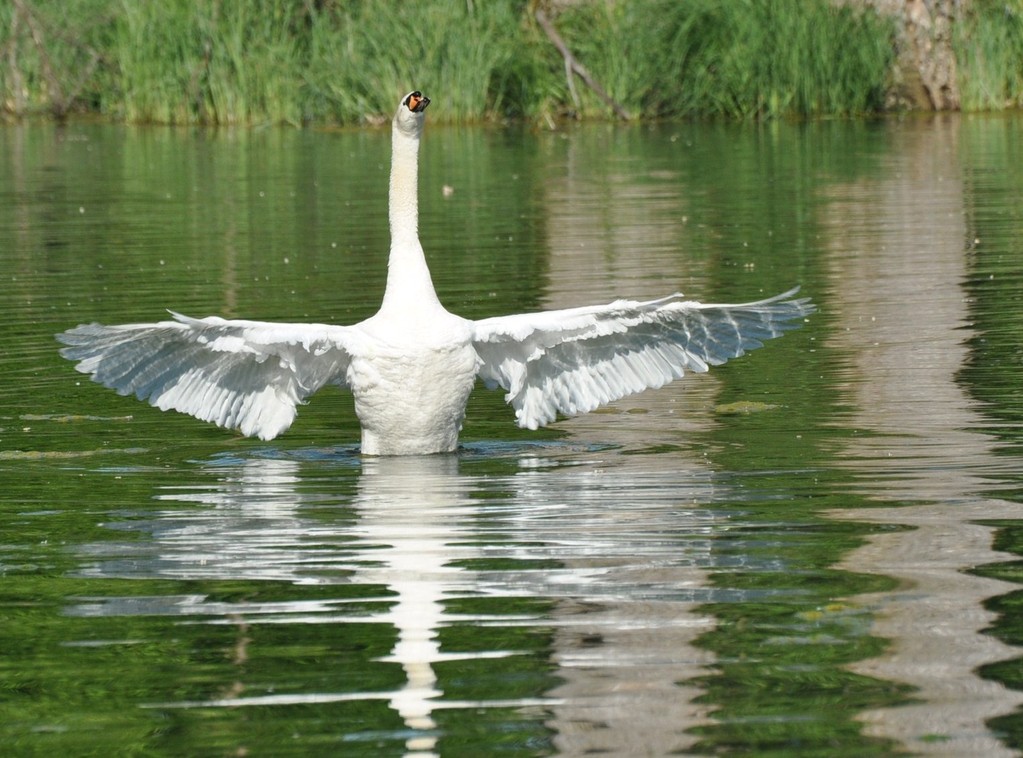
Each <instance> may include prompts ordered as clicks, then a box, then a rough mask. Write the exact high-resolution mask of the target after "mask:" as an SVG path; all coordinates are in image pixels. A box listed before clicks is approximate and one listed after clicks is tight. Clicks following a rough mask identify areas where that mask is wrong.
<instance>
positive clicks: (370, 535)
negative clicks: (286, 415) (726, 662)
mask: <svg viewBox="0 0 1023 758" xmlns="http://www.w3.org/2000/svg"><path fill="white" fill-rule="evenodd" d="M566 450H567V451H568V452H567V453H566V452H565V451H566ZM552 451H553V452H552ZM601 455H602V454H601V452H600V451H585V450H572V449H570V448H563V447H554V448H551V449H550V450H545V449H543V448H541V447H536V446H528V447H523V448H522V449H521V450H520V451H509V452H508V461H507V463H506V464H504V467H505V468H507V469H509V473H507V474H501V475H497V476H494V475H485V476H482V475H474V474H472V473H465V472H463V471H460V468H469V469H472V468H473V467H474V466H476V465H484V464H486V465H492V461H493V455H492V454H491V453H487V452H484V453H482V454H481V453H478V452H474V451H473V450H469V451H467V452H466V453H465V454H464V455H463V456H461V458H459V457H456V456H425V457H416V458H404V459H394V460H390V459H371V460H364V461H361V463H360V462H359V461H358V459H357V458H355V457H354V456H353V455H351V453H348V452H345V451H340V452H339V451H328V452H322V451H312V452H310V451H305V452H302V451H300V452H299V454H297V455H292V456H290V457H279V454H277V453H272V454H270V456H269V457H258V458H253V459H249V460H244V459H238V460H236V459H230V458H221V459H218V460H217V461H214V462H213V463H212V464H211V465H210V466H209V470H210V471H211V472H213V473H215V475H216V477H215V482H214V483H212V484H209V485H206V486H203V487H199V488H192V489H185V490H182V491H177V490H175V491H170V492H166V491H164V492H161V493H160V494H158V495H157V499H158V500H159V502H160V503H161V504H164V505H166V506H167V509H166V510H161V511H158V512H156V513H150V514H147V517H140V514H125V519H124V520H123V521H115V522H113V523H111V524H109V525H108V526H110V527H111V528H114V529H118V530H127V531H130V532H133V533H139V532H141V533H144V534H145V535H147V538H146V539H144V540H135V539H128V540H125V541H123V542H118V541H114V542H109V541H104V542H101V543H94V544H91V545H88V546H85V547H83V548H82V549H81V551H80V553H81V555H82V557H83V558H84V559H85V560H86V563H85V565H84V566H83V568H82V569H81V572H80V573H81V575H83V576H88V577H93V578H98V577H105V578H111V577H131V578H133V579H136V580H137V579H140V578H146V577H171V578H174V579H178V580H189V581H194V580H196V579H206V580H220V581H227V580H233V581H243V580H244V581H253V580H260V581H281V580H286V581H289V582H292V583H294V584H317V585H330V586H334V587H336V588H337V590H338V592H337V594H336V595H332V596H330V597H326V598H323V599H320V600H316V601H309V600H304V601H287V600H283V601H280V602H245V601H233V602H227V601H224V600H220V601H212V600H210V599H209V598H207V597H204V596H201V595H189V596H182V595H169V596H162V597H143V598H139V597H133V598H117V597H108V598H102V599H99V598H92V599H89V600H87V601H79V602H77V603H76V604H75V605H74V606H73V607H72V608H71V609H70V611H69V612H70V613H72V614H74V615H79V616H82V615H87V616H108V615H112V616H120V615H171V616H178V617H181V618H182V619H183V621H185V623H196V622H198V623H204V624H214V625H224V624H227V625H233V626H235V627H236V628H237V629H238V638H239V640H240V641H239V643H238V647H237V648H236V649H237V650H242V649H243V648H245V646H246V645H248V643H247V642H245V643H244V644H243V642H242V640H246V639H247V630H248V629H250V628H251V627H253V626H254V625H259V624H340V625H342V626H340V627H339V630H338V633H339V634H341V635H344V634H345V631H344V627H343V625H344V624H363V623H369V624H374V625H381V627H385V628H391V629H393V630H395V632H396V634H397V637H396V641H395V643H394V646H393V648H392V649H391V651H390V654H389V655H387V656H385V657H383V658H380V659H377V661H378V663H382V664H396V665H398V666H400V667H401V669H402V671H403V672H404V684H403V686H401V687H400V688H398V689H395V690H391V691H386V692H382V691H346V692H303V693H288V694H281V695H262V694H255V693H250V692H249V691H248V688H247V687H246V685H245V684H244V682H241V681H239V682H236V683H235V684H234V685H231V686H227V687H225V688H223V689H222V690H221V691H220V693H219V694H217V696H216V697H213V698H210V699H205V700H196V701H179V702H172V703H150V704H149V707H160V708H209V707H238V706H244V705H250V706H252V705H259V706H266V705H295V704H299V703H304V704H308V703H324V702H337V701H340V700H348V701H352V700H385V701H386V702H387V703H388V704H389V706H390V708H392V709H393V711H394V712H396V713H397V714H398V715H399V716H400V717H401V719H402V722H403V723H404V725H405V728H406V729H407V730H408V736H407V737H406V738H405V739H406V750H407V754H410V755H432V754H434V752H435V751H436V750H437V749H438V740H439V739H441V738H442V735H443V732H444V730H443V729H442V728H441V727H439V726H438V718H437V713H438V710H439V709H440V710H448V711H450V710H470V711H471V710H472V709H478V708H489V709H504V708H512V709H518V710H519V711H520V712H523V713H526V712H528V710H529V709H530V708H532V709H534V711H533V713H534V715H533V716H532V718H534V719H538V720H540V721H541V722H542V723H544V724H545V725H546V727H547V728H548V729H549V730H550V731H551V732H552V733H553V734H554V735H555V736H554V737H553V740H554V744H555V745H556V746H557V748H558V749H559V750H564V751H566V752H571V753H583V752H587V751H591V750H603V751H612V752H619V751H629V750H632V749H635V748H637V747H638V746H639V747H643V748H644V750H646V751H647V752H649V753H663V752H670V751H672V750H680V749H684V748H685V747H686V746H687V745H689V744H691V742H692V740H691V738H690V737H689V736H688V735H686V733H685V732H686V730H687V728H689V727H691V726H692V725H694V724H697V723H703V722H705V721H706V720H707V707H706V706H704V705H699V704H696V703H694V702H693V701H694V700H695V699H696V696H697V695H698V694H699V691H698V690H697V689H696V688H694V687H692V686H689V685H686V684H685V682H687V681H690V680H692V679H693V677H694V676H695V675H696V674H697V673H699V672H701V671H702V670H703V668H704V667H705V665H706V664H707V663H709V662H710V658H709V654H708V653H707V652H706V651H701V650H697V649H696V648H694V647H693V645H692V643H693V641H694V640H695V638H696V637H698V636H699V635H700V634H701V633H703V632H704V631H706V630H707V629H708V628H710V625H711V623H712V622H711V621H710V620H709V619H707V618H706V617H703V616H701V615H699V614H698V613H697V612H696V610H695V609H696V607H697V606H698V604H699V603H701V602H704V601H706V600H707V599H709V598H711V597H712V595H710V594H709V593H708V590H707V589H706V581H705V571H706V569H707V568H708V567H709V566H711V565H712V563H713V561H714V556H713V554H712V551H711V544H712V543H711V539H710V538H711V533H712V531H713V529H714V528H715V526H716V525H717V523H718V521H719V519H720V518H721V517H720V516H718V515H716V514H715V513H714V512H712V511H708V510H707V509H706V508H705V507H704V504H705V503H707V502H709V501H712V500H713V499H714V498H715V497H716V496H717V497H720V496H722V494H723V492H722V487H721V486H720V485H719V484H717V483H715V482H714V480H713V478H712V477H710V476H709V475H708V474H706V473H705V472H701V471H699V470H689V471H680V470H678V469H677V468H676V469H675V470H673V471H670V472H669V471H664V472H656V471H650V470H647V469H643V468H642V467H641V466H632V467H630V466H629V465H627V464H626V463H623V462H622V461H621V460H618V459H612V460H608V461H604V460H601ZM311 458H316V459H319V460H317V461H315V462H313V461H312V460H310V459H311ZM355 467H358V468H355ZM339 469H340V476H338V477H337V478H335V475H334V474H331V473H330V472H331V471H334V472H335V473H338V470H339ZM315 472H318V473H315ZM325 472H326V477H325V478H326V480H327V481H328V482H329V484H328V485H327V486H322V483H321V486H315V487H311V486H310V482H311V481H313V480H315V479H316V478H317V476H318V477H319V478H321V479H322V478H324V473H325ZM353 475H354V476H356V477H357V478H356V489H355V492H354V493H352V495H351V496H344V495H343V494H342V495H339V494H337V492H338V484H339V483H342V484H343V482H344V481H346V480H347V479H348V478H349V477H351V476H353ZM332 493H334V494H332ZM182 506H186V507H182ZM357 588H362V589H361V590H358V591H356V590H357ZM367 590H368V591H369V595H368V596H367ZM481 598H482V599H485V600H488V601H493V600H498V601H500V600H502V599H503V600H504V601H505V602H511V601H514V600H516V599H518V600H522V599H526V600H530V601H534V602H535V601H542V602H543V603H544V605H543V609H542V611H537V610H534V611H532V612H511V613H509V612H507V611H501V612H497V613H486V612H481V611H466V610H459V609H457V608H456V609H454V610H453V609H452V604H453V603H458V601H460V600H466V599H469V600H472V599H481ZM347 602H357V603H358V604H359V607H360V608H365V607H366V604H367V602H368V603H369V605H370V606H373V607H376V608H377V609H376V610H369V611H366V610H355V611H354V612H353V611H348V610H345V609H344V605H345V604H346V603H347ZM492 607H495V609H496V608H497V607H499V606H492ZM460 626H461V627H463V628H465V627H468V628H477V629H482V628H508V629H516V628H525V629H528V628H537V629H544V628H548V629H550V628H553V629H554V633H553V636H552V637H551V638H550V649H549V650H547V652H546V653H545V655H544V658H545V659H546V660H548V661H550V662H551V664H553V665H554V666H555V667H556V672H557V677H558V679H559V680H560V682H561V683H560V684H557V685H556V686H555V687H553V688H552V689H548V690H547V691H545V692H544V691H540V692H536V693H535V694H534V695H533V696H529V697H505V696H504V694H503V693H502V691H501V690H500V689H497V690H496V691H493V692H491V693H489V694H488V696H486V697H484V698H480V699H469V700H467V699H465V698H461V697H457V696H456V697H451V695H450V694H449V693H447V692H446V690H447V689H448V688H449V687H450V686H451V685H450V681H449V682H448V684H447V685H445V678H444V676H442V675H441V674H440V673H439V671H438V667H439V666H443V665H450V664H452V663H457V662H458V661H467V662H470V663H471V664H472V665H486V663H485V662H486V661H487V660H496V659H502V658H513V657H516V656H521V655H523V651H522V650H518V649H515V647H514V645H513V646H512V647H510V648H502V647H489V648H487V649H471V650H467V649H458V647H457V645H453V646H452V647H451V648H449V649H444V646H443V645H442V644H441V639H442V636H443V634H444V631H445V630H446V629H448V630H450V629H453V628H456V627H460ZM512 638H514V634H513V635H512ZM245 654H246V655H248V654H249V653H248V651H247V650H246V653H245ZM537 663H539V662H537ZM524 709H525V710H524ZM536 709H539V710H536Z"/></svg>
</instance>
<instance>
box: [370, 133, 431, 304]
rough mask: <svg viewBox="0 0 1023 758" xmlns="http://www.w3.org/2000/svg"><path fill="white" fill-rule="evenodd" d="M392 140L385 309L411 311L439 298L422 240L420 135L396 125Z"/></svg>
mask: <svg viewBox="0 0 1023 758" xmlns="http://www.w3.org/2000/svg"><path fill="white" fill-rule="evenodd" d="M391 139H392V145H391V185H390V197H389V200H388V210H389V219H390V225H391V254H390V258H389V259H388V262H387V289H386V290H385V292H384V302H383V305H382V306H381V308H388V309H390V308H401V309H403V310H410V309H415V308H416V307H417V306H421V305H433V304H439V301H438V299H437V293H436V291H435V290H434V288H433V280H432V279H431V278H430V269H429V268H428V267H427V265H426V256H425V255H424V254H423V246H422V245H421V244H420V242H419V189H418V180H419V134H418V133H415V134H408V133H406V132H405V131H403V130H402V129H401V128H400V127H399V126H398V125H397V124H395V125H394V128H393V130H392V137H391Z"/></svg>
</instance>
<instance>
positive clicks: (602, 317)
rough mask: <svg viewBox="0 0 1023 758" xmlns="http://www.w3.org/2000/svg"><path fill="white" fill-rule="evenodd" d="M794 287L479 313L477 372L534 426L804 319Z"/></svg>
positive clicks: (743, 348) (703, 365) (806, 305)
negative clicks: (706, 298)
mask: <svg viewBox="0 0 1023 758" xmlns="http://www.w3.org/2000/svg"><path fill="white" fill-rule="evenodd" d="M796 292H798V288H796V289H793V290H790V291H788V292H785V293H783V294H781V295H778V296H777V297H773V298H769V299H767V300H758V301H756V302H751V303H739V304H734V305H729V304H703V303H698V302H695V301H692V300H684V299H682V295H680V294H678V295H672V296H670V297H666V298H662V299H660V300H651V301H647V302H638V301H631V300H617V301H615V302H613V303H609V304H607V305H601V306H587V307H584V308H571V309H567V310H560V311H545V312H542V313H533V314H522V315H516V316H504V317H497V318H491V319H483V320H481V321H477V322H475V334H474V347H475V348H476V352H477V353H478V354H479V357H480V367H479V371H478V373H479V376H480V377H481V378H482V379H483V380H484V382H486V383H487V385H488V386H490V387H498V386H499V387H502V388H504V389H505V391H506V392H507V394H506V396H505V398H506V400H507V401H508V402H509V403H510V404H511V405H512V407H513V408H514V409H515V416H516V419H517V421H518V424H519V426H522V427H526V428H529V429H536V428H537V427H539V426H543V425H545V424H548V423H550V422H551V421H554V419H555V418H556V417H557V414H558V413H561V414H563V415H566V416H574V415H577V414H580V413H586V412H588V411H592V410H594V409H595V408H598V407H600V406H601V405H605V404H607V403H609V402H612V401H614V400H618V399H619V398H622V397H625V396H626V395H631V394H633V393H635V392H640V391H642V390H645V389H652V388H655V387H660V386H662V385H664V384H667V383H668V382H670V381H673V380H675V379H679V378H681V377H682V376H683V375H684V374H685V372H686V371H693V372H703V371H707V369H708V368H709V367H710V366H716V365H719V364H721V363H724V362H725V361H727V360H729V359H731V358H735V357H738V356H740V355H742V354H743V353H745V352H747V351H749V350H753V349H755V348H758V347H760V346H761V345H762V344H763V342H764V341H765V340H768V339H771V338H773V337H777V336H779V335H781V334H782V333H783V332H785V331H787V330H789V329H794V328H796V327H798V326H799V325H800V323H801V322H802V319H803V317H804V316H806V315H808V314H810V313H812V312H813V311H814V310H815V308H814V306H813V305H812V304H811V302H810V300H809V299H808V298H799V299H795V298H794V297H793V296H794V295H795V294H796Z"/></svg>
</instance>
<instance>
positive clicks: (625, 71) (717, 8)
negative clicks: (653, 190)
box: [571, 0, 894, 118]
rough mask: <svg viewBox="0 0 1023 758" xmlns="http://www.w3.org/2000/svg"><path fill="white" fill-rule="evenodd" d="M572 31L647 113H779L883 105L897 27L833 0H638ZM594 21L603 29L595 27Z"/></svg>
mask: <svg viewBox="0 0 1023 758" xmlns="http://www.w3.org/2000/svg"><path fill="white" fill-rule="evenodd" d="M592 12H593V11H592V9H583V8H582V7H580V8H578V9H577V11H576V12H574V14H573V15H575V16H576V18H575V19H574V21H575V23H574V24H573V27H572V33H571V38H572V40H573V42H574V44H575V45H576V46H577V48H578V49H579V50H580V51H584V50H585V53H582V54H583V55H585V56H586V57H587V60H592V61H593V63H592V65H591V68H593V69H595V71H596V72H599V74H598V78H599V76H601V75H602V76H603V77H604V78H605V79H606V81H607V82H608V83H609V87H610V89H611V91H612V93H614V94H615V95H616V96H617V97H619V98H620V99H621V100H622V101H623V102H624V103H626V104H627V105H628V106H630V107H631V108H632V109H633V110H634V111H639V112H641V113H643V114H645V115H647V116H660V117H692V116H727V117H738V118H748V117H754V116H755V117H777V116H783V115H820V114H834V113H840V114H845V113H863V112H867V111H870V110H874V109H877V108H879V107H880V106H881V105H882V103H883V96H884V91H885V87H886V84H887V80H888V75H889V70H890V66H891V62H892V58H893V50H894V26H893V25H892V24H891V23H889V22H888V21H887V20H884V19H881V18H880V17H879V16H878V15H877V14H876V13H874V12H872V11H856V10H853V9H851V8H848V7H838V6H836V5H835V4H834V3H831V2H828V0H729V2H719V1H718V0H686V2H677V0H632V2H628V3H616V4H613V5H610V6H605V10H604V13H605V14H606V16H607V22H606V23H604V24H597V25H592V24H591V23H590V21H589V19H588V18H587V15H588V14H590V13H592ZM588 29H595V30H596V33H595V34H594V33H589V32H588Z"/></svg>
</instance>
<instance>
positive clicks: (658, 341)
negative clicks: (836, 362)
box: [58, 92, 814, 455]
mask: <svg viewBox="0 0 1023 758" xmlns="http://www.w3.org/2000/svg"><path fill="white" fill-rule="evenodd" d="M429 103H430V101H429V99H428V98H426V97H424V96H423V95H422V94H421V93H419V92H412V93H410V94H408V95H406V96H405V97H404V98H402V100H401V103H400V104H399V106H398V111H397V113H396V114H395V117H394V122H393V129H392V135H393V137H392V138H393V144H392V164H391V179H390V198H389V217H390V227H391V251H390V258H389V261H388V273H387V287H386V290H385V293H384V299H383V303H382V305H381V307H380V310H379V311H378V312H377V313H376V314H375V315H374V316H372V317H371V318H369V319H367V320H365V321H363V322H361V323H358V324H355V325H353V326H332V325H328V324H275V323H267V322H260V321H240V320H230V321H228V320H224V319H221V318H217V317H210V318H204V319H194V318H189V317H187V316H181V315H178V314H172V315H173V317H174V320H173V321H162V322H159V323H155V324H125V325H119V326H104V325H101V324H83V325H81V326H78V327H76V328H74V329H70V330H68V331H66V332H64V333H63V334H60V335H58V339H60V340H61V341H62V342H64V343H65V344H66V345H67V347H65V348H64V349H63V350H62V351H61V353H62V355H64V356H65V357H67V358H70V359H71V360H74V361H77V362H78V364H77V366H76V368H77V369H78V370H79V371H81V372H83V373H86V374H91V375H92V378H93V380H94V381H97V382H99V383H100V384H103V385H105V386H107V387H111V388H113V389H115V390H117V391H118V392H119V393H120V394H122V395H130V394H134V395H136V396H137V397H138V398H139V399H142V400H148V401H149V402H150V403H151V404H152V405H154V406H156V407H158V408H161V409H163V410H168V409H174V410H177V411H181V412H183V413H189V414H191V415H193V416H196V417H197V418H200V419H202V420H204V421H211V422H213V423H215V424H217V425H219V426H223V427H229V428H231V429H237V430H238V431H240V432H241V433H242V434H245V435H247V436H254V437H259V438H261V439H264V440H270V439H273V438H274V437H276V436H277V435H279V434H281V433H282V432H283V431H285V430H286V429H287V428H288V427H289V426H291V423H292V421H294V418H295V414H296V408H297V406H298V404H299V403H301V402H302V401H303V400H304V399H305V398H307V397H308V396H309V395H311V394H312V393H314V392H316V391H317V390H319V389H320V388H321V387H323V386H324V385H326V384H336V385H338V386H341V387H345V388H348V389H349V390H350V391H351V392H352V394H353V395H354V397H355V410H356V413H357V414H358V416H359V421H360V423H361V426H362V452H363V453H364V454H367V455H414V454H423V453H436V452H448V451H451V450H454V449H455V448H456V447H457V444H458V433H459V431H460V430H461V426H462V420H463V418H464V415H465V406H466V403H467V401H468V397H469V393H470V392H471V391H472V388H473V385H474V384H475V381H476V378H477V377H479V378H481V379H483V381H484V382H485V383H486V384H487V386H488V387H491V388H494V387H502V388H504V390H505V391H506V392H507V394H506V396H505V397H506V399H507V401H508V403H510V404H511V406H512V407H513V408H514V409H515V417H516V420H517V422H518V424H519V426H521V427H525V428H529V429H536V428H537V427H540V426H544V425H545V424H548V423H550V422H552V421H554V420H555V418H556V417H557V415H558V414H559V413H560V414H563V415H565V416H572V415H575V414H579V413H586V412H588V411H591V410H593V409H595V408H597V407H599V406H601V405H604V404H606V403H609V402H611V401H613V400H617V399H619V398H622V397H625V396H626V395H629V394H632V393H634V392H640V391H642V390H644V389H648V388H653V387H660V386H662V385H664V384H666V383H667V382H670V381H672V380H674V379H678V378H680V377H681V376H682V375H683V374H684V373H685V372H686V371H687V370H688V371H696V372H701V371H706V370H707V368H708V367H709V366H714V365H717V364H720V363H724V362H725V361H727V360H728V359H729V358H734V357H736V356H739V355H742V354H743V353H744V352H746V351H747V350H752V349H754V348H757V347H760V346H761V344H762V342H763V341H764V340H766V339H770V338H772V337H777V336H779V335H780V334H781V333H782V332H784V331H786V330H787V329H792V328H795V327H797V326H799V324H800V323H801V320H802V318H803V317H804V316H806V315H807V314H809V313H812V312H813V311H814V307H813V305H812V304H811V303H810V301H809V299H807V298H801V299H791V298H792V296H793V295H794V294H795V292H796V290H790V291H789V292H786V293H784V294H782V295H778V296H777V297H773V298H770V299H767V300H759V301H756V302H752V303H743V304H738V305H705V304H702V303H697V302H694V301H687V300H683V299H682V295H671V296H669V297H666V298H663V299H660V300H652V301H649V302H636V301H629V300H617V301H615V302H613V303H609V304H608V305H596V306H586V307H582V308H571V309H567V310H558V311H546V312H541V313H532V314H520V315H514V316H500V317H497V318H488V319H482V320H479V321H470V320H468V319H464V318H461V317H459V316H456V315H454V314H452V313H449V312H448V311H447V310H446V309H445V308H444V307H443V306H442V305H441V303H440V301H439V300H438V299H437V295H436V292H435V290H434V287H433V282H432V281H431V278H430V272H429V269H428V268H427V265H426V258H425V256H424V254H423V249H422V246H421V245H420V243H419V232H418V222H419V214H418V190H417V179H418V153H419V141H420V136H421V134H422V129H423V112H424V111H425V109H426V106H427V105H429Z"/></svg>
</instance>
